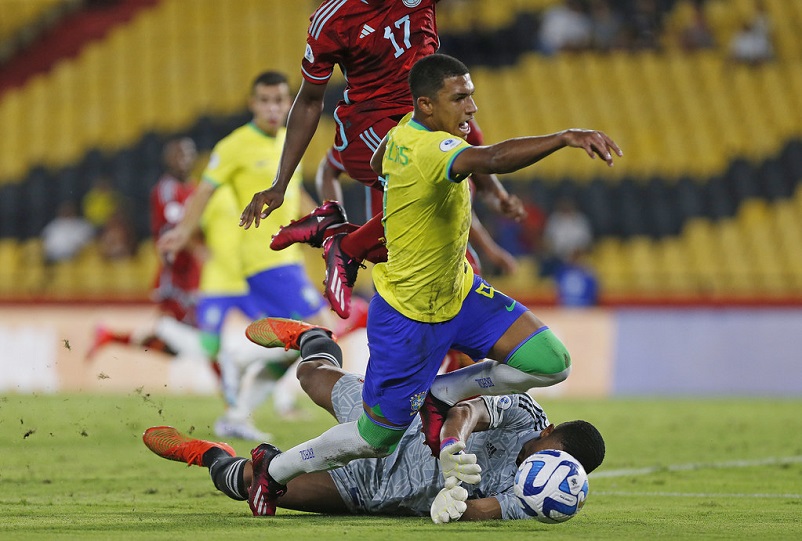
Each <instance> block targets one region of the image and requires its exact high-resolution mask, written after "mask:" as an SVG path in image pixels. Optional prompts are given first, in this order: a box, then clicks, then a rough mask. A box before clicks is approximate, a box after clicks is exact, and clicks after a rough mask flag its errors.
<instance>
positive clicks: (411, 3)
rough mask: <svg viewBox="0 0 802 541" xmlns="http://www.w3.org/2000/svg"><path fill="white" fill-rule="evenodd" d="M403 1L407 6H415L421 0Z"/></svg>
mask: <svg viewBox="0 0 802 541" xmlns="http://www.w3.org/2000/svg"><path fill="white" fill-rule="evenodd" d="M403 2H404V5H405V6H407V7H408V8H416V7H418V6H419V5H420V2H421V0H403Z"/></svg>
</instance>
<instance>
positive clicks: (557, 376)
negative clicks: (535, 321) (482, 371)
mask: <svg viewBox="0 0 802 541" xmlns="http://www.w3.org/2000/svg"><path fill="white" fill-rule="evenodd" d="M507 364H508V365H509V366H512V367H513V368H517V369H518V370H521V371H522V372H526V373H527V374H532V375H537V376H539V377H541V378H547V379H548V380H549V381H550V382H551V384H552V385H553V384H556V383H559V382H561V381H563V380H565V378H567V377H568V374H570V372H571V355H570V354H569V353H568V350H567V349H566V348H565V345H564V344H563V343H562V341H561V340H560V339H559V338H557V336H556V335H555V334H554V333H553V332H552V331H551V329H549V328H547V327H545V328H543V329H541V330H540V331H538V332H537V333H535V334H534V335H532V336H530V337H529V338H528V339H527V340H526V341H524V342H523V343H521V344H520V345H519V346H518V347H517V348H516V349H515V351H513V352H512V354H511V355H510V356H509V357H508V358H507Z"/></svg>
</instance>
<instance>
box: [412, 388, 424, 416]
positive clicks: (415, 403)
mask: <svg viewBox="0 0 802 541" xmlns="http://www.w3.org/2000/svg"><path fill="white" fill-rule="evenodd" d="M424 398H426V392H425V391H424V392H420V393H418V394H413V395H412V396H410V397H409V405H410V408H411V411H410V412H409V416H410V417H412V416H413V415H415V414H416V413H418V410H420V408H421V406H423V399H424Z"/></svg>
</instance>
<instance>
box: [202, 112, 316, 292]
mask: <svg viewBox="0 0 802 541" xmlns="http://www.w3.org/2000/svg"><path fill="white" fill-rule="evenodd" d="M286 131H287V130H286V129H285V128H280V129H279V131H278V133H276V136H275V137H271V136H269V135H267V134H265V133H264V132H262V131H261V130H260V129H259V128H257V127H256V125H255V124H253V123H252V122H250V123H248V124H246V125H244V126H241V127H239V128H237V129H236V130H234V131H233V132H231V133H230V134H229V135H228V136H226V137H225V138H223V139H222V140H221V141H220V142H219V143H217V145H216V146H215V147H214V149H213V150H212V154H211V156H210V157H209V165H207V166H206V170H205V171H204V172H203V180H204V181H206V182H211V183H212V184H215V185H217V186H221V185H223V184H227V185H229V186H231V188H232V189H233V190H234V196H235V197H236V199H237V206H238V207H239V210H240V213H241V212H242V209H244V208H245V207H246V206H247V205H248V203H250V202H251V198H252V197H253V194H254V193H256V192H259V191H262V190H264V189H265V187H266V186H269V185H270V183H271V182H272V181H273V179H274V178H275V176H276V171H277V170H278V163H279V158H280V157H281V150H282V147H283V146H284V138H285V135H286ZM302 189H303V186H302V179H301V166H300V165H299V166H298V168H297V169H296V170H295V172H294V173H293V175H292V178H291V179H290V183H289V185H288V186H287V191H286V193H285V194H284V203H283V204H282V205H281V206H280V207H279V208H277V209H276V210H274V211H273V212H272V213H271V214H270V216H268V217H267V219H264V220H262V221H261V224H260V225H259V227H252V228H250V229H248V230H247V231H244V234H243V236H242V245H241V253H242V270H243V272H244V273H245V276H253V275H254V274H257V273H260V272H262V271H265V270H268V269H272V268H275V267H280V266H284V265H290V264H300V263H302V262H303V254H302V252H301V249H300V247H299V246H295V245H294V246H290V247H289V248H286V249H284V250H281V251H274V250H271V249H270V240H271V238H272V236H273V235H274V234H275V233H276V232H277V231H278V229H279V227H280V226H282V225H285V224H288V223H289V222H290V220H297V219H298V217H299V216H300V213H301V190H302ZM236 222H237V223H239V219H238V218H237V220H236Z"/></svg>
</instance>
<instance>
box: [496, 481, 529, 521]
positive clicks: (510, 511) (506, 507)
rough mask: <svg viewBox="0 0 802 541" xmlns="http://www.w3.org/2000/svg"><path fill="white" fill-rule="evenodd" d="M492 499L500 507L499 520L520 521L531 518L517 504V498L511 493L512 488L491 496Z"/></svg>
mask: <svg viewBox="0 0 802 541" xmlns="http://www.w3.org/2000/svg"><path fill="white" fill-rule="evenodd" d="M493 498H495V499H496V500H498V503H499V505H500V506H501V520H520V519H526V518H533V517H530V516H529V515H527V514H526V513H525V512H524V510H523V507H521V504H520V503H518V498H517V497H516V496H515V494H514V493H513V491H512V487H510V488H509V490H506V491H504V492H502V493H501V494H496V495H495V496H493Z"/></svg>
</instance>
